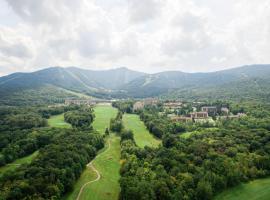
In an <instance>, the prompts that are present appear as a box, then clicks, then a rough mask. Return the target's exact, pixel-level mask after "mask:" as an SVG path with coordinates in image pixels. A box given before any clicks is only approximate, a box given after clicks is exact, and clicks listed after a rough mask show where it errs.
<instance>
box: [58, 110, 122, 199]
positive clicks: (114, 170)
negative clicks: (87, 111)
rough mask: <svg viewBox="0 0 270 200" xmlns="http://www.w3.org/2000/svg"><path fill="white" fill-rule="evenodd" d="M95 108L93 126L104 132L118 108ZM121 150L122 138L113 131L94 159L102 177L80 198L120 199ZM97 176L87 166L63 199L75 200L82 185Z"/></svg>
mask: <svg viewBox="0 0 270 200" xmlns="http://www.w3.org/2000/svg"><path fill="white" fill-rule="evenodd" d="M94 110H95V115H96V118H95V121H94V124H93V126H94V128H95V129H97V130H98V131H100V132H101V133H104V131H105V129H106V127H109V123H110V119H111V118H114V117H115V116H116V114H117V110H116V109H115V108H113V107H111V106H109V105H97V106H96V107H95V108H94ZM109 143H110V147H109ZM120 151H121V150H120V138H119V137H118V136H116V135H115V134H114V133H111V134H110V136H109V137H107V139H106V147H105V148H104V149H103V150H101V151H100V152H99V154H98V156H97V157H96V158H95V159H94V161H93V165H94V167H95V168H96V170H97V171H99V173H100V175H101V178H100V180H98V181H97V182H94V183H90V184H89V185H87V186H86V187H85V188H84V190H83V192H82V194H81V196H80V200H118V195H119V192H120V186H119V183H118V180H119V178H120V174H119V170H120ZM96 178H97V174H96V173H95V172H94V171H93V170H92V169H91V168H89V167H88V168H86V169H85V170H84V172H83V173H82V175H81V177H80V179H79V180H78V181H77V182H76V184H75V186H74V190H73V191H72V192H71V193H69V194H67V195H66V196H65V197H64V198H63V199H65V200H75V199H76V198H77V196H78V194H79V191H80V189H81V187H82V186H83V185H84V184H85V183H87V182H89V181H92V180H95V179H96Z"/></svg>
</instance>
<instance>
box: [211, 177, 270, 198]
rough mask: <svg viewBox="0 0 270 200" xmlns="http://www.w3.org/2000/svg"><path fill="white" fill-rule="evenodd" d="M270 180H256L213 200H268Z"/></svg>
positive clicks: (225, 192) (223, 193)
mask: <svg viewBox="0 0 270 200" xmlns="http://www.w3.org/2000/svg"><path fill="white" fill-rule="evenodd" d="M269 185H270V178H265V179H257V180H254V181H251V182H249V183H243V184H240V185H238V186H236V187H233V188H230V189H228V190H225V191H224V192H222V193H220V194H219V195H217V196H216V197H215V198H214V200H247V199H248V200H269V199H270V190H269Z"/></svg>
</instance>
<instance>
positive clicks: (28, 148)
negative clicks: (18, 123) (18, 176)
mask: <svg viewBox="0 0 270 200" xmlns="http://www.w3.org/2000/svg"><path fill="white" fill-rule="evenodd" d="M60 133H61V129H56V128H43V129H36V130H20V131H17V132H15V133H13V134H9V133H6V134H1V139H3V140H1V141H0V144H1V147H2V148H1V153H0V166H3V165H5V164H7V163H11V162H13V161H14V160H16V159H18V158H22V157H24V156H27V155H30V154H32V153H33V152H35V151H36V150H38V149H40V148H42V147H44V146H45V145H48V144H50V143H51V141H52V138H53V137H54V136H56V135H57V134H60ZM12 136H15V138H12V141H11V142H8V138H10V137H12Z"/></svg>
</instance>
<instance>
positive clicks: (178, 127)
mask: <svg viewBox="0 0 270 200" xmlns="http://www.w3.org/2000/svg"><path fill="white" fill-rule="evenodd" d="M140 119H141V120H142V121H143V122H144V124H145V125H146V127H147V129H148V130H149V132H150V133H152V134H153V135H154V136H156V137H157V138H160V139H161V138H162V137H163V135H165V134H166V133H171V134H178V133H183V132H185V131H186V130H187V129H188V125H189V124H184V123H181V122H172V121H171V120H170V119H169V118H168V117H166V116H164V115H162V116H160V115H159V110H158V109H157V108H155V107H148V108H146V109H144V110H143V111H141V112H140ZM190 126H192V124H191V125H190Z"/></svg>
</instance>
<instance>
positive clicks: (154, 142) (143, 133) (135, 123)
mask: <svg viewBox="0 0 270 200" xmlns="http://www.w3.org/2000/svg"><path fill="white" fill-rule="evenodd" d="M123 122H124V126H125V128H126V129H130V130H132V131H133V134H134V139H135V141H136V144H137V145H138V146H139V147H141V148H143V147H145V146H150V147H157V146H158V145H159V144H160V143H161V141H160V140H158V139H156V138H155V137H154V136H153V135H152V134H150V133H149V131H148V130H147V129H146V127H145V125H144V123H143V122H142V121H141V120H140V117H139V116H138V115H136V114H124V116H123Z"/></svg>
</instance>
